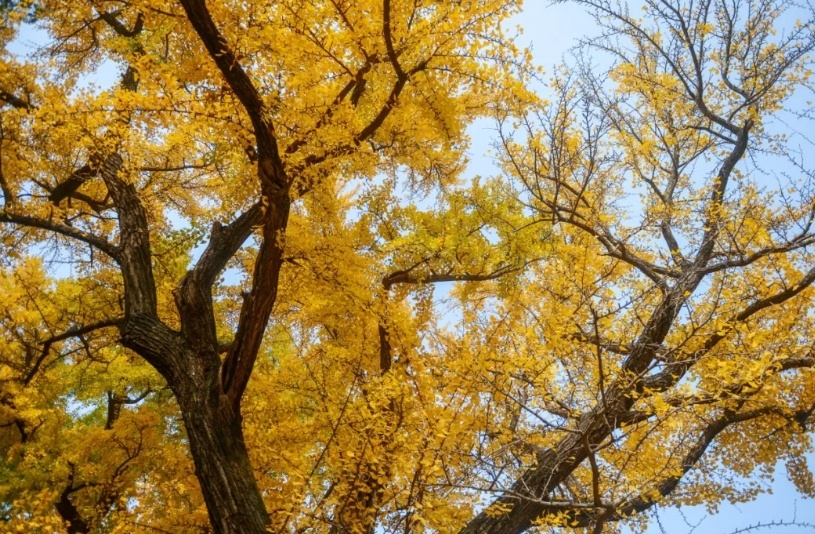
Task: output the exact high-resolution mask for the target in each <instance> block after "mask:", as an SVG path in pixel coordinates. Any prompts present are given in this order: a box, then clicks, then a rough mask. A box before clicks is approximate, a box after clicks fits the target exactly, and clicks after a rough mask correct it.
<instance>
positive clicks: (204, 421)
mask: <svg viewBox="0 0 815 534" xmlns="http://www.w3.org/2000/svg"><path fill="white" fill-rule="evenodd" d="M191 397H192V398H185V399H179V403H180V405H181V412H182V415H183V417H184V425H185V426H186V429H187V435H188V436H189V439H190V450H191V451H192V456H193V460H194V461H195V470H196V475H197V477H198V480H199V482H200V483H201V489H202V491H203V494H204V500H205V501H206V503H207V510H208V511H209V519H210V523H211V524H212V527H213V528H214V529H215V532H216V533H217V534H263V533H266V532H268V530H267V529H268V526H269V514H268V513H267V512H266V507H265V505H264V504H263V498H262V497H261V494H260V490H259V489H258V486H257V482H256V481H255V476H254V473H253V472H252V466H251V464H250V463H249V454H248V452H247V449H246V444H245V443H244V440H243V430H242V428H241V417H240V415H239V414H236V413H234V411H233V410H232V409H231V407H230V403H229V401H228V399H227V397H226V396H225V395H220V396H218V398H215V399H212V398H206V397H207V395H205V393H204V392H198V393H196V394H193V395H191Z"/></svg>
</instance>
